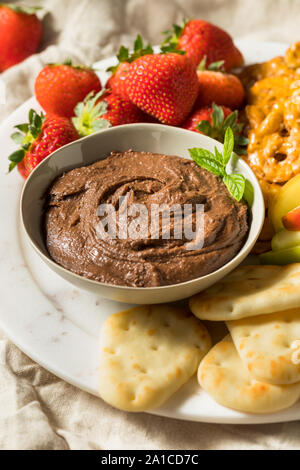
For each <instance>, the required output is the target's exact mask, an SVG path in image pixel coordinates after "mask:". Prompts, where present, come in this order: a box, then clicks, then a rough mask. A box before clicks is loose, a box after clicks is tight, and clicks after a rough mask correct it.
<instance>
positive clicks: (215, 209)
mask: <svg viewBox="0 0 300 470" xmlns="http://www.w3.org/2000/svg"><path fill="white" fill-rule="evenodd" d="M120 196H127V200H128V205H130V204H134V203H141V204H144V205H146V207H150V206H151V205H152V204H167V205H168V206H171V205H173V204H180V206H181V207H183V206H184V205H185V204H193V205H195V204H204V245H203V247H202V248H199V249H195V250H187V249H186V243H187V240H186V239H185V238H184V237H183V238H182V239H176V238H175V237H174V236H172V231H171V236H170V238H169V239H162V238H159V239H152V238H151V236H150V234H149V237H145V238H143V239H130V238H127V239H120V238H115V239H114V238H110V237H106V238H104V239H101V238H99V237H98V236H97V231H96V227H97V225H98V223H99V216H98V215H97V209H98V206H99V205H100V204H112V205H113V206H114V207H115V208H116V209H117V211H118V209H119V208H118V204H119V202H118V201H119V198H120ZM248 229H249V227H248V208H247V206H246V204H244V203H243V202H237V201H236V200H235V199H233V198H232V197H231V196H230V194H229V192H228V191H227V188H226V187H225V185H224V184H223V182H222V181H221V179H220V178H219V177H217V176H215V175H213V174H212V173H209V172H208V171H206V170H205V169H203V168H200V167H199V166H198V165H197V164H196V163H195V162H193V161H191V160H188V159H184V158H180V157H176V156H170V155H160V154H153V153H149V152H134V151H127V152H123V153H118V152H115V153H112V154H111V155H110V156H109V157H107V158H106V159H104V160H100V161H98V162H96V163H94V164H92V165H89V166H85V167H81V168H76V169H74V170H72V171H69V172H67V173H65V174H64V175H63V176H61V177H59V178H58V179H57V180H56V181H55V182H54V184H53V185H52V187H51V188H50V189H49V191H48V201H47V205H46V212H45V232H46V244H47V248H48V251H49V253H50V255H51V257H52V258H53V259H54V260H55V261H56V262H57V263H58V264H60V265H61V266H63V267H64V268H66V269H68V270H70V271H72V272H74V273H76V274H79V275H81V276H84V277H87V278H89V279H93V280H96V281H99V282H104V283H108V284H115V285H123V286H135V287H153V286H164V285H169V284H177V283H180V282H184V281H188V280H191V279H195V278H197V277H200V276H204V275H206V274H209V273H211V272H213V271H215V270H217V269H218V268H220V267H221V266H223V265H224V264H226V263H227V262H228V261H230V260H231V259H232V258H233V257H234V256H235V255H236V254H237V253H238V252H239V250H240V249H241V247H242V245H243V244H244V241H245V237H246V235H247V233H248Z"/></svg>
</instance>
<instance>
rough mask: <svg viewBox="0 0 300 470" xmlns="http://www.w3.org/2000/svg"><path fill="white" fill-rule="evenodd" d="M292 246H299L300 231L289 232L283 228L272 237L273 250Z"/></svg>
mask: <svg viewBox="0 0 300 470" xmlns="http://www.w3.org/2000/svg"><path fill="white" fill-rule="evenodd" d="M294 246H300V232H289V231H288V230H285V229H283V230H280V232H277V233H276V235H274V237H273V238H272V250H273V251H280V250H286V249H287V248H293V247H294Z"/></svg>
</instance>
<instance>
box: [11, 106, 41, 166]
mask: <svg viewBox="0 0 300 470" xmlns="http://www.w3.org/2000/svg"><path fill="white" fill-rule="evenodd" d="M44 120H45V116H44V115H43V113H41V115H39V114H37V112H36V111H35V110H34V109H31V110H30V111H29V114H28V123H24V124H18V125H17V126H14V127H15V128H16V129H18V131H19V132H14V133H13V134H12V135H11V136H10V137H11V139H12V140H13V141H14V142H15V144H17V145H19V146H20V147H21V148H20V149H19V150H16V151H15V152H13V153H12V154H11V155H9V157H8V160H9V161H10V164H9V167H8V171H9V172H11V171H12V170H13V169H14V168H15V167H16V166H17V164H18V163H21V161H22V160H23V158H24V157H25V154H26V152H27V150H28V149H29V147H30V145H31V144H32V142H33V141H34V140H35V139H36V138H37V137H38V136H39V135H40V133H41V130H42V125H43V122H44Z"/></svg>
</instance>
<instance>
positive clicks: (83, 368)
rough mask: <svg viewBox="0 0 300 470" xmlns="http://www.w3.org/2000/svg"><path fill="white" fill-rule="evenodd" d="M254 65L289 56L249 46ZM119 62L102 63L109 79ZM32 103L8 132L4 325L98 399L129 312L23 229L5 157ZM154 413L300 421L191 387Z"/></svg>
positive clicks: (274, 48)
mask: <svg viewBox="0 0 300 470" xmlns="http://www.w3.org/2000/svg"><path fill="white" fill-rule="evenodd" d="M239 45H240V47H241V49H242V50H243V52H244V54H245V56H246V59H247V61H248V62H253V61H260V60H265V59H268V58H269V57H272V56H274V55H276V54H281V53H283V52H284V51H285V49H286V46H285V45H282V44H276V43H254V42H251V44H249V43H247V42H244V41H241V42H240V44H239ZM108 65H111V60H109V59H108V60H105V61H102V62H99V63H97V64H96V67H97V69H100V75H101V78H102V81H103V80H104V79H105V72H104V70H105V69H106V68H107V66H108ZM31 107H34V108H35V109H38V105H37V103H36V102H35V99H34V98H31V99H30V100H28V101H27V102H26V103H24V104H23V105H22V106H21V107H20V108H18V109H17V110H16V111H15V112H14V113H12V114H11V115H10V116H9V118H8V119H7V120H6V121H5V122H4V123H3V124H2V125H1V127H0V142H1V144H2V149H3V152H2V153H3V156H4V158H2V159H1V161H0V217H1V219H0V223H1V227H2V230H1V232H0V279H1V282H0V298H1V302H0V327H1V328H2V329H3V331H4V332H5V333H6V334H7V336H8V337H9V338H10V339H11V340H12V341H13V342H14V343H15V344H16V345H17V346H18V347H19V348H20V349H21V350H22V351H24V352H25V353H26V354H27V355H28V356H30V357H31V358H32V359H34V360H35V361H36V362H38V363H39V364H41V365H42V366H43V367H45V368H46V369H48V370H50V371H51V372H53V373H54V374H56V375H57V376H59V377H61V378H63V379H64V380H66V381H67V382H69V383H71V384H73V385H75V386H77V387H79V388H81V389H83V390H86V391H88V392H90V393H92V394H95V395H97V380H98V378H97V362H98V361H97V359H98V336H99V332H100V328H101V324H102V323H103V321H104V320H105V319H106V318H107V317H108V316H109V315H110V314H111V313H114V312H117V311H120V310H123V309H125V308H127V307H128V305H125V304H120V303H117V302H112V301H108V300H104V299H102V298H100V297H97V296H95V295H92V294H90V293H87V292H85V291H82V290H78V289H75V288H74V287H73V286H72V285H71V284H69V283H68V282H66V281H64V280H63V279H61V278H59V277H58V276H57V275H56V274H54V273H53V272H52V271H51V270H50V269H49V268H48V267H47V266H46V265H45V264H44V263H43V262H42V260H41V259H40V258H39V257H38V255H37V254H36V253H35V252H34V250H33V248H32V247H31V245H30V244H29V242H28V240H27V238H26V236H25V234H24V231H23V228H22V227H21V226H20V217H19V199H20V194H21V191H22V180H21V178H20V176H19V175H18V174H17V172H16V171H15V172H13V173H12V174H10V175H7V160H6V158H5V156H6V155H8V154H9V153H10V152H12V151H13V150H14V149H15V147H14V144H13V143H12V141H11V140H10V138H9V136H10V134H11V133H12V131H13V126H14V125H15V124H17V123H20V122H24V121H25V120H26V115H27V113H28V111H29V109H30V108H31ZM154 414H158V415H162V416H169V417H173V418H179V419H188V420H194V421H206V422H220V423H239V424H242V423H267V422H279V421H289V420H296V419H299V418H300V404H297V405H295V406H294V407H292V408H290V409H289V410H286V411H283V412H281V413H277V414H273V415H265V416H257V415H245V414H242V413H237V412H235V411H232V410H229V409H226V408H223V407H221V406H219V405H217V404H216V403H215V402H214V401H213V400H212V399H211V398H210V397H209V396H208V395H207V394H206V393H205V392H203V391H202V390H201V389H200V387H199V386H198V385H197V383H196V380H192V381H190V383H188V384H187V385H186V386H185V387H183V388H182V390H180V391H179V392H178V393H177V394H176V395H175V396H174V397H173V398H172V399H171V400H170V401H169V402H168V403H167V404H166V405H165V406H164V407H163V408H161V409H158V410H156V411H155V413H154Z"/></svg>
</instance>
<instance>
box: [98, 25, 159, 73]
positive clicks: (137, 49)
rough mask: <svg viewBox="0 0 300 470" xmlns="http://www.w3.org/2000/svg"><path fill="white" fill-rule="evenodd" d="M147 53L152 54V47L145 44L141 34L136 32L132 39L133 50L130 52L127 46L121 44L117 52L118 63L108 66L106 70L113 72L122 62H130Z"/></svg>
mask: <svg viewBox="0 0 300 470" xmlns="http://www.w3.org/2000/svg"><path fill="white" fill-rule="evenodd" d="M148 54H153V48H152V46H151V44H147V45H146V46H145V45H144V42H143V39H142V37H141V35H140V34H138V35H137V37H136V39H135V41H134V45H133V51H132V52H131V53H130V52H129V49H128V48H127V47H125V46H121V47H120V49H119V52H118V54H117V59H118V64H117V65H114V66H112V67H108V69H107V70H106V71H107V72H112V73H115V72H116V70H117V69H118V67H119V65H120V64H121V63H122V62H128V63H131V62H133V61H134V60H136V59H138V58H139V57H143V56H144V55H148Z"/></svg>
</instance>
